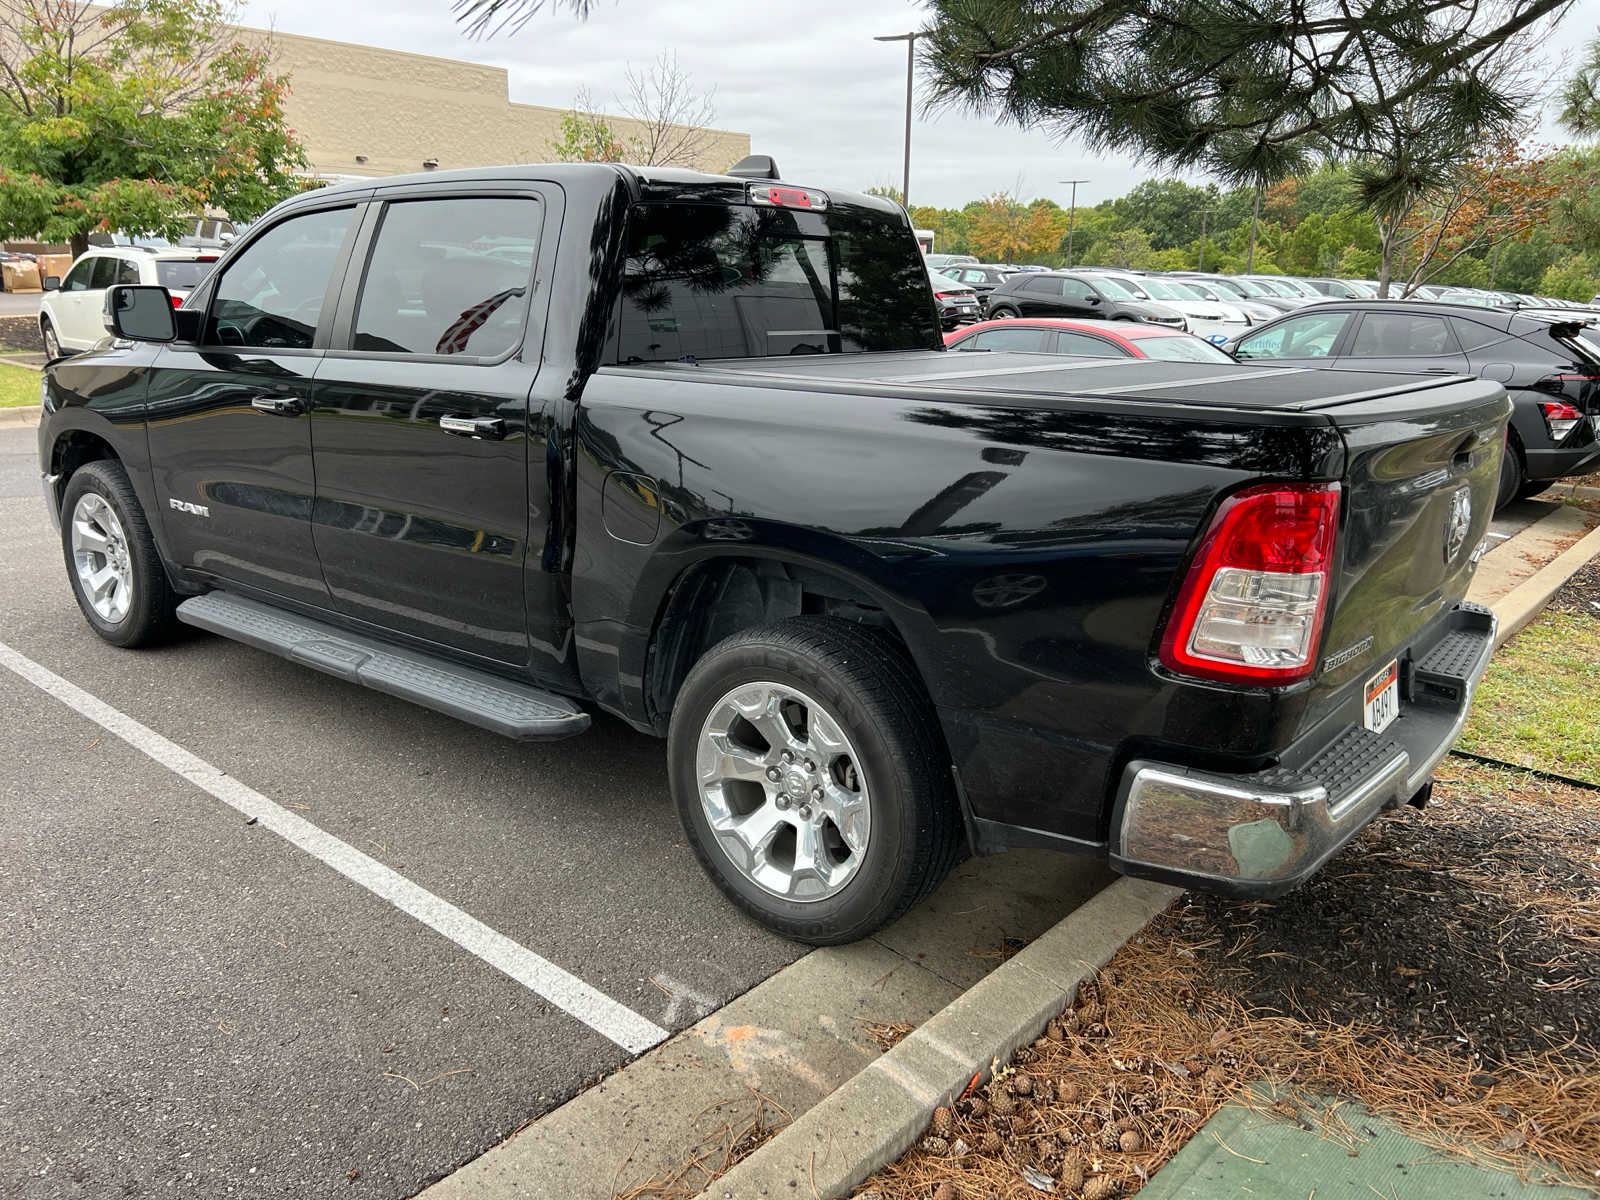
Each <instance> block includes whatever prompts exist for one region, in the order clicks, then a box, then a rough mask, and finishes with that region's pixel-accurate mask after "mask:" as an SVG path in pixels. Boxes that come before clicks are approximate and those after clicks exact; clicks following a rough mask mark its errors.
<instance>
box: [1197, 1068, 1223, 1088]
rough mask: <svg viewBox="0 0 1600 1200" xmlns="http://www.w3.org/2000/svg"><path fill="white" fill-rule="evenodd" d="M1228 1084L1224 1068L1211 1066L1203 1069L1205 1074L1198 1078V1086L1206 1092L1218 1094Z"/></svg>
mask: <svg viewBox="0 0 1600 1200" xmlns="http://www.w3.org/2000/svg"><path fill="white" fill-rule="evenodd" d="M1227 1082H1228V1072H1227V1069H1226V1068H1225V1067H1221V1066H1211V1067H1207V1068H1206V1069H1205V1074H1203V1075H1201V1076H1200V1086H1201V1087H1203V1088H1205V1090H1206V1091H1208V1092H1219V1091H1221V1090H1222V1088H1223V1087H1224V1086H1225V1085H1226V1084H1227Z"/></svg>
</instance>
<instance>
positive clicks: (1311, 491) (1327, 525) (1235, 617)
mask: <svg viewBox="0 0 1600 1200" xmlns="http://www.w3.org/2000/svg"><path fill="white" fill-rule="evenodd" d="M1338 529H1339V485H1338V484H1311V485H1306V484H1267V485H1265V486H1262V487H1254V488H1247V489H1245V490H1244V491H1242V492H1237V493H1235V494H1234V495H1232V496H1230V497H1228V499H1227V500H1225V501H1223V503H1222V506H1221V507H1220V508H1219V509H1218V510H1217V515H1216V516H1215V517H1214V518H1212V521H1211V527H1210V529H1208V530H1207V531H1206V535H1205V537H1204V538H1203V539H1202V540H1201V542H1200V549H1199V550H1198V551H1197V552H1196V553H1195V556H1194V561H1193V562H1192V563H1191V564H1190V566H1189V573H1188V575H1187V576H1186V577H1185V578H1184V581H1183V587H1182V588H1181V589H1179V592H1178V602H1177V604H1176V605H1175V606H1174V608H1173V611H1172V616H1171V618H1170V619H1169V620H1168V622H1167V630H1166V634H1165V636H1164V637H1163V638H1162V639H1161V661H1162V663H1164V664H1165V665H1166V666H1167V667H1169V668H1170V669H1172V670H1174V671H1179V672H1182V673H1184V674H1186V675H1199V676H1202V677H1204V678H1207V679H1224V680H1231V681H1234V682H1239V683H1291V682H1293V681H1294V680H1296V679H1303V678H1305V677H1306V676H1307V675H1309V674H1310V673H1311V670H1312V668H1313V667H1314V666H1315V664H1316V657H1317V646H1318V643H1319V642H1320V640H1321V636H1322V618H1323V615H1324V614H1325V613H1326V611H1327V607H1328V593H1329V591H1330V590H1331V588H1332V571H1333V545H1334V539H1335V537H1336V536H1337V534H1338Z"/></svg>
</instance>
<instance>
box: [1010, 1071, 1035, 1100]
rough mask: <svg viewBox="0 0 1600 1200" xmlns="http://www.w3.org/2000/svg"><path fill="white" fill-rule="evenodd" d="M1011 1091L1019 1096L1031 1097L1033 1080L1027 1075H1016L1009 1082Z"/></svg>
mask: <svg viewBox="0 0 1600 1200" xmlns="http://www.w3.org/2000/svg"><path fill="white" fill-rule="evenodd" d="M1011 1090H1012V1091H1013V1092H1015V1093H1016V1094H1017V1095H1019V1096H1031V1095H1033V1080H1032V1079H1031V1078H1029V1077H1028V1076H1027V1075H1017V1076H1015V1077H1014V1078H1013V1079H1012V1080H1011Z"/></svg>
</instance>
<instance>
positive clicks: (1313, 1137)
mask: <svg viewBox="0 0 1600 1200" xmlns="http://www.w3.org/2000/svg"><path fill="white" fill-rule="evenodd" d="M1296 1099H1297V1100H1298V1101H1299V1103H1300V1104H1301V1106H1302V1112H1303V1113H1304V1115H1305V1117H1306V1119H1307V1123H1308V1124H1310V1125H1312V1126H1318V1124H1319V1122H1318V1116H1317V1114H1318V1112H1319V1111H1320V1110H1321V1109H1322V1108H1324V1107H1327V1105H1328V1102H1327V1101H1326V1100H1324V1099H1322V1098H1320V1097H1307V1096H1304V1095H1297V1096H1296ZM1268 1101H1269V1102H1270V1096H1269V1097H1268ZM1338 1116H1339V1117H1340V1118H1342V1120H1343V1121H1344V1123H1345V1125H1348V1126H1349V1127H1350V1128H1351V1129H1352V1130H1353V1131H1354V1133H1355V1135H1356V1137H1357V1138H1358V1139H1360V1144H1359V1145H1358V1146H1357V1147H1356V1148H1355V1154H1354V1155H1352V1154H1351V1147H1350V1146H1349V1145H1348V1144H1347V1142H1346V1141H1344V1140H1339V1139H1335V1138H1332V1137H1327V1136H1324V1135H1323V1134H1322V1133H1321V1132H1320V1131H1319V1130H1318V1129H1313V1130H1312V1131H1309V1132H1308V1131H1306V1130H1304V1129H1302V1128H1300V1126H1299V1125H1297V1124H1295V1123H1293V1122H1291V1121H1287V1120H1284V1119H1282V1118H1279V1117H1274V1116H1271V1115H1268V1114H1265V1113H1260V1112H1253V1111H1251V1110H1250V1109H1248V1108H1246V1107H1245V1106H1244V1105H1242V1104H1239V1103H1237V1102H1233V1103H1229V1104H1226V1105H1224V1106H1223V1107H1222V1109H1221V1110H1220V1111H1219V1112H1218V1113H1217V1115H1216V1116H1214V1117H1212V1118H1211V1120H1210V1121H1208V1122H1206V1124H1205V1125H1204V1127H1202V1128H1201V1130H1200V1131H1199V1132H1198V1133H1196V1134H1195V1135H1194V1137H1192V1138H1190V1139H1189V1143H1188V1144H1187V1145H1186V1146H1184V1148H1183V1149H1182V1150H1180V1151H1179V1152H1178V1154H1177V1157H1175V1158H1174V1159H1173V1160H1172V1161H1171V1162H1169V1163H1168V1164H1167V1165H1166V1166H1164V1167H1162V1168H1161V1170H1160V1171H1158V1172H1157V1173H1156V1174H1155V1175H1154V1176H1152V1177H1151V1180H1150V1182H1149V1184H1148V1185H1146V1186H1145V1187H1144V1188H1143V1189H1142V1190H1141V1191H1140V1192H1139V1198H1140V1200H1234V1198H1238V1200H1308V1198H1309V1197H1310V1196H1311V1194H1312V1192H1313V1191H1314V1192H1315V1193H1316V1200H1373V1196H1374V1195H1377V1196H1382V1197H1384V1198H1385V1200H1480V1198H1481V1200H1568V1198H1569V1197H1570V1198H1572V1200H1580V1198H1582V1200H1594V1198H1595V1197H1596V1196H1597V1195H1600V1176H1597V1177H1596V1179H1595V1180H1594V1185H1595V1190H1589V1189H1585V1188H1577V1187H1564V1186H1554V1187H1552V1186H1550V1185H1549V1184H1548V1183H1541V1182H1539V1180H1538V1179H1530V1180H1529V1181H1528V1182H1527V1183H1522V1182H1520V1181H1519V1180H1518V1179H1517V1177H1516V1176H1515V1175H1509V1174H1505V1173H1504V1172H1500V1171H1492V1170H1485V1169H1484V1168H1482V1167H1478V1166H1474V1165H1473V1164H1471V1163H1468V1162H1465V1161H1463V1160H1461V1159H1457V1158H1451V1157H1448V1156H1446V1155H1444V1154H1442V1153H1440V1152H1439V1151H1437V1150H1434V1149H1433V1148H1431V1147H1429V1146H1424V1145H1423V1144H1422V1143H1421V1142H1418V1141H1414V1140H1413V1139H1411V1138H1409V1137H1407V1136H1406V1135H1405V1134H1403V1133H1401V1132H1400V1131H1399V1130H1398V1129H1396V1128H1395V1126H1394V1125H1393V1124H1391V1123H1390V1122H1389V1121H1387V1120H1385V1119H1384V1118H1382V1117H1379V1116H1374V1115H1373V1114H1372V1113H1371V1112H1370V1111H1368V1110H1367V1109H1365V1108H1363V1107H1362V1106H1361V1105H1359V1104H1343V1105H1341V1106H1339V1109H1338ZM1334 1127H1335V1128H1338V1127H1339V1126H1338V1125H1337V1124H1335V1125H1334ZM1219 1139H1220V1140H1219ZM1224 1147H1226V1148H1224ZM1230 1151H1231V1153H1230ZM1252 1160H1259V1161H1252Z"/></svg>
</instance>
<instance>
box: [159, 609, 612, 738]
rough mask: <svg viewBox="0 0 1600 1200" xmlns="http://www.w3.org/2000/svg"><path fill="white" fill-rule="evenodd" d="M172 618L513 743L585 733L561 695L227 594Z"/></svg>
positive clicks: (582, 719)
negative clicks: (515, 740) (500, 736)
mask: <svg viewBox="0 0 1600 1200" xmlns="http://www.w3.org/2000/svg"><path fill="white" fill-rule="evenodd" d="M178 620H180V621H182V622H184V623H185V624H188V625H194V626H197V627H198V628H200V629H206V630H209V631H210V632H212V633H217V634H221V635H222V636H223V637H225V638H232V639H233V640H234V641H237V642H243V643H245V644H246V645H247V646H254V647H256V648H257V649H258V650H268V651H270V652H272V653H273V654H276V655H279V656H280V657H282V658H287V659H288V660H289V661H291V662H297V663H300V664H301V665H303V666H307V667H314V668H315V669H316V670H318V671H325V672H327V673H328V674H329V675H337V676H338V677H339V678H340V679H344V680H347V681H349V682H350V683H359V684H360V685H361V686H363V687H369V688H371V689H372V690H373V691H377V692H384V693H386V694H388V695H390V696H398V697H399V698H400V699H402V700H410V701H411V702H412V703H414V704H420V705H422V706H423V707H424V708H431V709H433V710H434V711H435V712H442V713H444V714H446V715H447V716H452V717H455V718H456V719H457V720H461V721H465V722H467V724H469V725H477V726H479V727H481V728H483V729H488V730H492V731H493V732H495V733H498V734H502V735H503V736H505V737H509V738H515V739H517V740H518V741H523V742H540V741H554V740H556V739H557V738H565V737H572V736H573V735H575V734H579V733H582V732H583V731H584V730H586V729H588V728H589V714H588V713H586V712H584V711H583V709H581V708H579V707H578V706H577V705H576V704H575V703H573V702H572V701H571V700H569V699H567V698H566V697H565V696H558V695H556V694H555V693H554V692H545V691H541V690H540V689H538V688H535V687H529V686H528V685H527V684H522V683H516V682H514V681H512V680H507V679H500V678H497V677H496V676H493V675H488V674H485V673H484V672H482V671H474V670H473V669H472V668H470V667H462V666H457V665H456V664H455V663H452V662H448V661H446V660H444V659H440V658H434V657H433V656H431V655H427V654H420V653H418V652H416V651H414V650H402V649H400V648H398V647H395V646H389V645H386V644H384V643H383V642H380V641H377V640H376V639H374V638H368V637H363V636H362V635H361V634H359V633H349V632H347V631H345V630H343V629H338V628H336V627H335V626H332V625H328V624H325V623H323V622H321V621H317V620H314V619H313V618H310V617H302V616H300V615H299V614H297V613H291V612H286V611H284V610H283V609H281V608H274V607H273V606H272V605H270V604H262V603H259V602H258V601H255V600H246V599H244V598H243V597H242V596H234V595H230V594H229V593H227V592H207V593H206V594H205V595H203V596H196V597H194V598H193V599H192V600H185V601H184V602H183V603H182V604H180V605H178Z"/></svg>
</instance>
